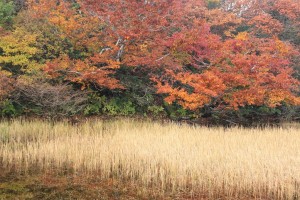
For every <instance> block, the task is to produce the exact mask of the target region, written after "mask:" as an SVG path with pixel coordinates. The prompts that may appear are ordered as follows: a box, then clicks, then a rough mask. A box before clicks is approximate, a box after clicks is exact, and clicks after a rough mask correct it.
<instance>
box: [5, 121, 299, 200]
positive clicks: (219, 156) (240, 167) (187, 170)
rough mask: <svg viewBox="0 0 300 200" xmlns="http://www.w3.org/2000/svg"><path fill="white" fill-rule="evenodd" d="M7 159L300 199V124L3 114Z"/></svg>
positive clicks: (203, 189) (200, 191) (151, 183)
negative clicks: (53, 119)
mask: <svg viewBox="0 0 300 200" xmlns="http://www.w3.org/2000/svg"><path fill="white" fill-rule="evenodd" d="M0 166H1V167H2V169H5V170H7V171H10V170H13V171H20V172H21V171H22V172H23V173H26V172H27V171H29V170H30V169H31V168H32V167H34V169H35V170H37V171H39V172H40V173H43V172H44V173H45V172H49V171H57V170H58V171H59V170H64V169H66V168H67V169H70V171H71V172H70V173H73V174H74V175H76V174H81V175H82V174H84V175H85V176H86V177H93V176H97V177H100V178H102V179H108V178H112V179H116V180H124V181H126V182H132V183H134V184H138V185H143V186H145V187H146V188H149V189H150V188H156V189H157V191H160V192H161V193H164V192H169V193H172V194H177V193H178V194H182V193H184V194H188V197H189V198H190V199H201V198H203V199H217V198H219V199H222V198H223V199H224V198H226V199H250V198H252V199H299V198H300V128H297V127H285V128H266V129H260V128H252V129H250V128H249V129H245V128H228V129H225V128H222V127H220V128H218V127H216V128H207V127H197V126H188V125H177V124H172V123H171V124H160V123H155V122H139V121H133V120H116V121H101V120H95V121H88V122H85V123H83V124H80V125H78V126H71V125H68V124H67V123H63V122H59V123H55V124H51V123H49V122H42V121H33V122H22V121H13V122H1V123H0ZM188 197H186V198H188ZM180 199H185V198H184V197H180Z"/></svg>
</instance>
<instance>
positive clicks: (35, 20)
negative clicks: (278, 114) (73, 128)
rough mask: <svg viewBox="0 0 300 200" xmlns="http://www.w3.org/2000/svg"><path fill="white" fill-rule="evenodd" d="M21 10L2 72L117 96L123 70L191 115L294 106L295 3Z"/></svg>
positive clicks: (47, 4) (192, 2)
mask: <svg viewBox="0 0 300 200" xmlns="http://www.w3.org/2000/svg"><path fill="white" fill-rule="evenodd" d="M27 5H28V6H27V10H25V11H22V12H20V13H19V15H18V16H23V17H21V20H16V22H18V21H19V22H18V24H19V25H18V26H21V27H16V28H14V30H12V31H10V33H9V34H8V33H7V34H6V35H5V36H4V40H3V41H1V42H0V48H1V49H2V51H0V63H2V70H5V71H9V70H8V69H13V68H15V67H16V66H18V67H19V69H20V70H21V71H22V72H23V73H30V69H38V70H39V69H42V71H43V72H45V74H46V75H45V76H46V77H47V78H49V80H50V81H54V82H55V81H58V80H59V81H62V82H72V83H76V86H78V85H79V86H80V88H81V90H84V89H86V88H90V87H92V88H94V89H96V90H99V89H102V88H105V89H107V90H109V91H114V90H118V91H120V93H122V91H123V92H124V91H125V92H126V90H127V89H128V88H126V84H122V81H121V80H119V79H118V77H120V71H122V70H124V69H125V70H126V69H127V70H128V71H130V73H131V75H132V76H135V77H138V78H140V79H141V80H142V79H143V78H144V77H150V78H149V79H148V82H151V86H152V87H153V88H154V89H155V91H156V95H157V96H159V97H162V98H163V100H164V101H165V102H166V103H167V104H169V105H174V104H176V105H180V106H181V107H183V108H184V109H186V110H190V111H193V112H196V113H197V112H199V110H201V109H202V108H203V107H210V108H211V109H215V110H224V109H225V110H239V109H240V108H243V107H247V106H258V107H259V106H266V107H269V108H276V107H279V106H281V105H283V104H284V105H299V104H300V102H299V97H298V94H297V93H298V90H299V81H298V80H297V79H296V78H294V74H295V70H294V69H297V65H299V61H297V57H299V43H300V42H299V43H297V41H298V39H297V38H299V37H300V31H299V29H297V27H300V24H299V19H300V10H299V7H300V6H299V5H298V2H297V1H296V0H278V1H271V0H250V1H245V0H223V1H221V0H189V1H185V0H122V1H119V0H76V1H68V0H59V1H46V0H39V1H34V0H29V1H28V2H27ZM19 19H20V18H19ZM25 19H26V20H25ZM20 24H23V25H20ZM291 27H294V28H293V29H291ZM34 41H36V43H34ZM299 41H300V40H299ZM1 45H2V46H1ZM35 66H37V67H35ZM41 66H42V67H41ZM121 69H122V70H121ZM143 73H147V74H144V75H143ZM118 74H119V75H118ZM146 75H147V76H146ZM141 76H144V77H141ZM127 85H128V84H127ZM99 91H101V90H99ZM146 95H147V94H145V96H146Z"/></svg>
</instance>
